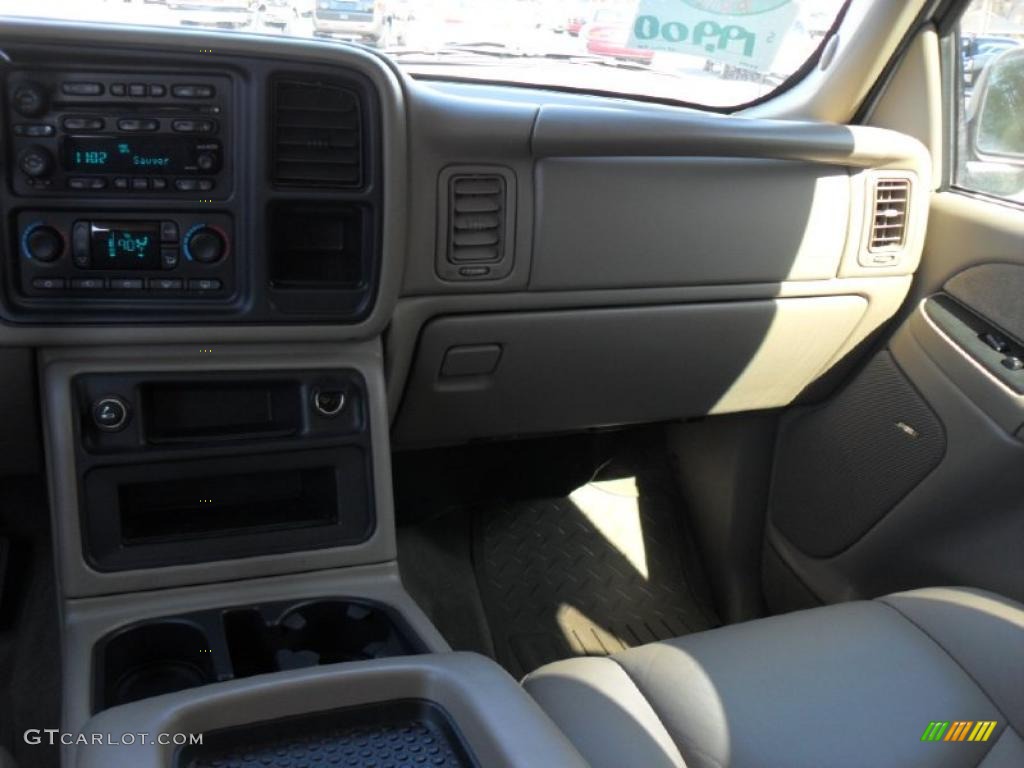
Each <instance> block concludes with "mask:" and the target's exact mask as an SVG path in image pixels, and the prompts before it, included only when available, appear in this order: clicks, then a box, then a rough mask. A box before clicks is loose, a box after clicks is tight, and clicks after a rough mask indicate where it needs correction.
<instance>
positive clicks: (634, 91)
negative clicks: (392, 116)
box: [0, 0, 844, 108]
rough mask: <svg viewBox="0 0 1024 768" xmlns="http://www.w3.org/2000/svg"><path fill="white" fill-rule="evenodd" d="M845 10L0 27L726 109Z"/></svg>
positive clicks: (298, 10) (169, 16) (284, 13)
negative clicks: (103, 30) (304, 49)
mask: <svg viewBox="0 0 1024 768" xmlns="http://www.w3.org/2000/svg"><path fill="white" fill-rule="evenodd" d="M843 4H844V0H625V1H623V0H570V2H567V3H551V2H544V1H543V0H486V1H483V0H477V1H476V2H471V1H470V0H210V1H209V2H203V0H32V1H31V2H26V0H0V13H2V14H6V15H20V16H34V17H48V18H59V19H80V20H88V21H100V22H107V23H112V24H136V25H139V24H141V25H155V26H170V27H199V28H211V29H220V30H234V31H242V32H248V33H258V34H271V35H288V36H294V37H305V38H314V39H315V38H319V39H325V40H339V41H351V42H358V43H361V44H364V45H369V46H372V47H375V48H378V49H381V50H383V51H385V52H386V53H388V54H389V55H391V56H392V57H394V59H395V60H396V61H397V62H398V63H399V65H400V66H402V67H403V68H404V69H406V70H407V71H408V72H409V73H410V74H412V75H414V76H424V77H432V78H442V79H443V78H448V79H481V80H487V81H492V82H508V83H520V84H526V85H536V86H541V87H545V86H547V87H560V88H571V89H578V90H583V91H594V92H604V93H608V92H611V93H620V94H623V95H626V96H641V97H652V98H658V99H670V100H675V101H680V102H686V103H690V104H697V105H704V106H708V107H716V108H730V107H736V106H739V105H742V104H745V103H748V102H751V101H754V100H757V99H760V98H762V97H765V96H766V95H768V94H770V93H771V92H772V91H773V90H775V89H776V88H777V87H778V86H779V85H780V84H781V83H783V82H784V81H785V80H786V79H787V78H789V77H790V76H791V75H792V74H793V73H794V72H796V71H797V70H799V69H800V68H801V67H802V66H803V64H804V63H805V62H806V61H807V60H808V59H809V58H810V57H811V56H813V55H814V53H815V51H816V50H817V49H818V48H819V47H820V45H821V43H822V41H823V39H824V37H825V35H826V34H827V33H828V30H829V29H830V28H831V27H832V26H833V24H834V23H835V20H836V18H837V16H838V14H839V13H840V11H841V9H842V7H843Z"/></svg>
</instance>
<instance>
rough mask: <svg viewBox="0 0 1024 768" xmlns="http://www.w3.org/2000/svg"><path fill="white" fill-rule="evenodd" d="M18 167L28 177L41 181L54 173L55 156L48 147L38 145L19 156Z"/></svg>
mask: <svg viewBox="0 0 1024 768" xmlns="http://www.w3.org/2000/svg"><path fill="white" fill-rule="evenodd" d="M18 167H19V168H21V172H22V173H24V174H25V175H26V176H28V177H30V178H33V179H41V178H42V177H44V176H49V175H50V174H51V173H52V172H53V155H52V154H50V150H48V149H47V148H46V147H40V146H39V145H38V144H36V145H34V146H31V147H29V148H28V149H26V150H24V151H23V152H22V153H21V155H19V156H18Z"/></svg>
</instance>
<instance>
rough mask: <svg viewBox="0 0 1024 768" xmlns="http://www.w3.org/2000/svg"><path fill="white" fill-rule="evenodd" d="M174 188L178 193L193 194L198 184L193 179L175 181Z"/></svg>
mask: <svg viewBox="0 0 1024 768" xmlns="http://www.w3.org/2000/svg"><path fill="white" fill-rule="evenodd" d="M174 188H175V189H177V190H178V191H179V192H195V191H196V190H197V189H198V188H199V182H198V181H196V180H195V179H176V180H175V181H174Z"/></svg>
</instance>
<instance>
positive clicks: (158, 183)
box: [149, 176, 167, 191]
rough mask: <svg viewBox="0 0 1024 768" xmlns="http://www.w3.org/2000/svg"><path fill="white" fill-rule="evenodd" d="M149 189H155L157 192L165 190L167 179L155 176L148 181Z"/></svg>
mask: <svg viewBox="0 0 1024 768" xmlns="http://www.w3.org/2000/svg"><path fill="white" fill-rule="evenodd" d="M149 187H150V189H155V190H157V191H160V190H164V189H167V179H165V178H163V177H161V176H155V177H153V178H151V179H150V180H149Z"/></svg>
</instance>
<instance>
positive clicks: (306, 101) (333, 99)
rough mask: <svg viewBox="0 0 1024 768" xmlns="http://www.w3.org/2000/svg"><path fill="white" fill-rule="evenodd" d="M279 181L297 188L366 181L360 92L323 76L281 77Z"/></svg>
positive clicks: (277, 91)
mask: <svg viewBox="0 0 1024 768" xmlns="http://www.w3.org/2000/svg"><path fill="white" fill-rule="evenodd" d="M273 123H274V138H273V141H274V165H273V174H274V181H275V182H276V183H278V184H281V185H285V186H292V187H342V188H353V187H360V186H362V185H363V135H362V118H361V114H360V103H359V97H358V95H357V93H356V92H355V91H354V90H353V89H351V88H347V87H345V86H343V85H339V84H337V83H330V82H323V81H315V82H314V81H307V82H300V81H297V80H291V79H280V80H278V81H277V82H276V83H275V86H274V112H273Z"/></svg>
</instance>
